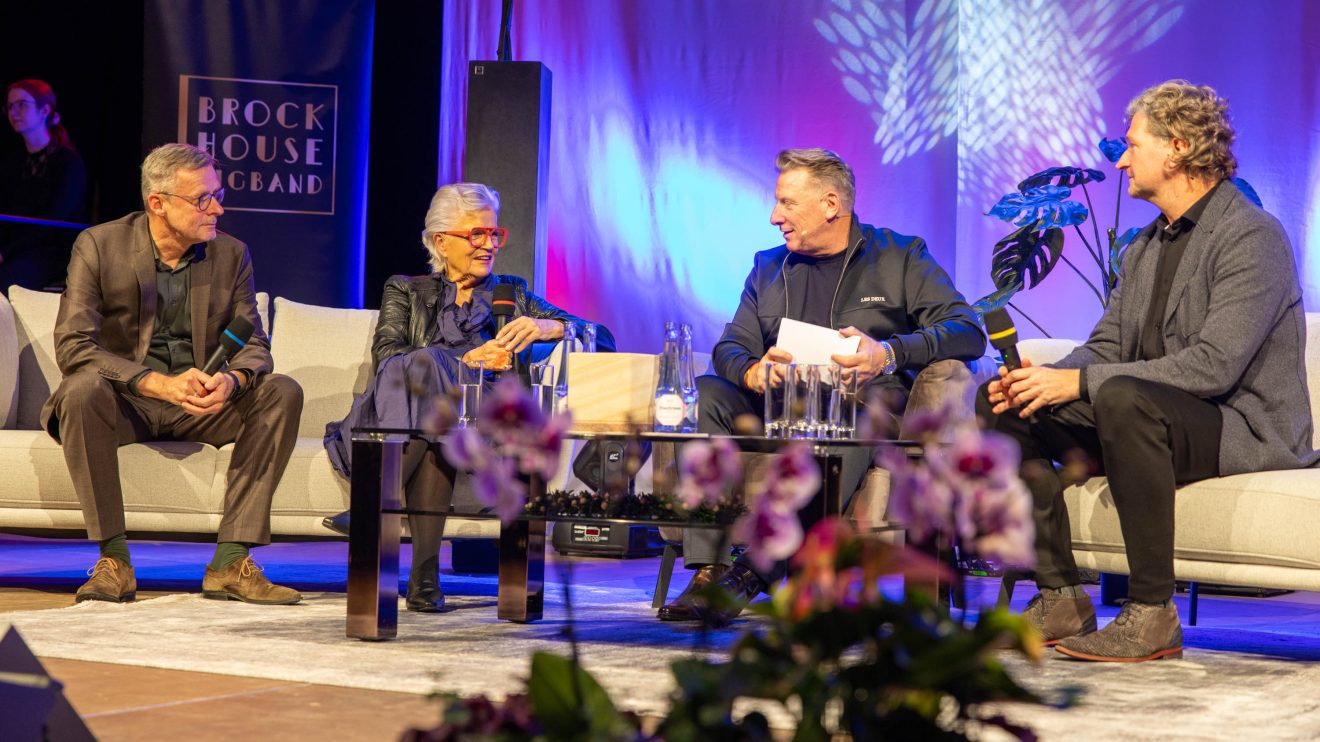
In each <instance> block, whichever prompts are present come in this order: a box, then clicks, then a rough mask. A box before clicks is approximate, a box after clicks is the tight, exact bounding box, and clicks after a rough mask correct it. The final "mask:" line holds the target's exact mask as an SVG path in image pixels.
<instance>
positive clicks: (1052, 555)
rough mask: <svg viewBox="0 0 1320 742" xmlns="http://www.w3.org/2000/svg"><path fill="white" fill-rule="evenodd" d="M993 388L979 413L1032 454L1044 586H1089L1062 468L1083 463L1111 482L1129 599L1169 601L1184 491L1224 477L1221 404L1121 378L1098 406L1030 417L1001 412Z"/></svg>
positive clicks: (1026, 459) (1026, 457)
mask: <svg viewBox="0 0 1320 742" xmlns="http://www.w3.org/2000/svg"><path fill="white" fill-rule="evenodd" d="M988 387H989V383H988V382H987V383H986V384H983V385H982V386H981V388H980V390H979V391H978V393H977V396H976V414H977V416H978V417H980V418H981V420H982V421H983V422H984V424H985V426H986V427H987V428H988V429H991V430H997V431H999V432H1001V433H1004V434H1006V435H1008V436H1010V437H1012V438H1013V439H1014V440H1016V441H1017V442H1018V445H1019V446H1021V448H1022V478H1023V480H1024V481H1025V482H1026V484H1027V487H1028V488H1029V489H1030V490H1031V496H1032V499H1033V516H1034V518H1035V523H1036V584H1037V585H1038V586H1040V587H1049V588H1058V587H1064V586H1066V585H1075V584H1077V583H1079V582H1081V579H1080V577H1079V576H1078V574H1077V563H1076V562H1075V561H1074V560H1073V553H1072V534H1071V531H1070V529H1069V525H1068V511H1067V508H1066V506H1065V505H1064V501H1063V486H1064V485H1063V482H1062V481H1061V480H1060V478H1059V475H1058V473H1057V472H1056V470H1055V468H1054V465H1053V463H1054V462H1056V461H1057V462H1065V463H1067V462H1070V461H1076V460H1078V459H1079V458H1080V459H1081V460H1083V461H1085V462H1086V465H1087V466H1088V468H1089V473H1090V474H1094V475H1099V474H1103V475H1105V476H1107V477H1108V479H1109V491H1110V493H1111V494H1112V495H1113V498H1114V507H1115V508H1116V510H1117V512H1118V522H1119V526H1120V528H1121V530H1122V533H1123V543H1124V546H1125V549H1126V551H1127V560H1128V571H1129V574H1130V575H1131V579H1130V580H1129V582H1128V595H1129V596H1130V597H1131V598H1132V599H1133V600H1137V601H1140V602H1143V603H1159V602H1162V601H1165V600H1168V599H1169V598H1170V597H1171V596H1172V595H1173V587H1174V580H1173V524H1174V490H1175V489H1176V487H1177V486H1178V485H1181V484H1186V483H1189V482H1195V481H1198V480H1201V479H1209V478H1211V477H1215V476H1218V475H1219V435H1220V429H1221V427H1222V425H1223V422H1222V415H1221V413H1220V410H1219V406H1218V405H1216V404H1215V403H1214V402H1210V401H1208V400H1205V399H1201V398H1199V397H1196V396H1195V395H1192V394H1189V393H1187V392H1184V391H1182V390H1180V389H1175V388H1173V387H1171V386H1168V385H1166V384H1159V383H1156V382H1153V381H1144V380H1141V379H1135V378H1132V377H1130V376H1117V377H1113V378H1111V379H1109V380H1108V381H1106V382H1105V383H1104V384H1103V385H1101V387H1100V388H1099V389H1098V390H1095V391H1093V392H1092V394H1091V402H1090V403H1087V402H1082V401H1076V402H1071V403H1069V404H1066V405H1061V406H1059V407H1057V408H1055V409H1053V410H1040V411H1039V412H1037V413H1036V415H1035V417H1034V420H1030V419H1029V420H1024V419H1022V418H1020V417H1018V413H1017V410H1009V411H1006V412H1005V413H1004V414H1002V415H995V414H994V413H993V412H991V405H990V402H989V399H988V396H987V395H988Z"/></svg>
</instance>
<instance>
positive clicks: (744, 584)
mask: <svg viewBox="0 0 1320 742" xmlns="http://www.w3.org/2000/svg"><path fill="white" fill-rule="evenodd" d="M715 584H716V585H718V586H720V587H721V588H723V590H724V592H725V593H726V594H727V595H728V600H727V601H726V602H725V603H724V604H723V605H716V606H711V607H710V608H705V607H704V606H703V607H702V609H701V612H702V613H704V614H705V615H703V616H702V620H704V621H705V622H706V624H707V625H708V626H711V627H713V628H717V629H718V628H720V627H723V626H727V625H729V622H731V621H733V619H735V618H737V617H738V614H740V613H742V612H743V609H744V608H746V607H747V604H748V603H750V602H752V599H753V598H755V597H756V596H758V595H760V594H761V593H763V592H765V588H766V584H765V582H763V581H762V580H761V578H760V577H757V576H756V573H755V572H753V571H752V570H751V568H749V567H748V566H747V565H745V564H734V565H733V566H732V567H730V568H729V571H728V572H727V573H726V574H725V575H724V577H722V578H720V580H719V582H716V583H715Z"/></svg>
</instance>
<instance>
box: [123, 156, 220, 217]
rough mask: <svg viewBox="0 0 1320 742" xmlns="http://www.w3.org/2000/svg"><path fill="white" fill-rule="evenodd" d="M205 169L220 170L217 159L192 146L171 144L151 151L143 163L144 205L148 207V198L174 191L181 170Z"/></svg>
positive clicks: (217, 171)
mask: <svg viewBox="0 0 1320 742" xmlns="http://www.w3.org/2000/svg"><path fill="white" fill-rule="evenodd" d="M204 167H210V168H215V171H216V174H217V175H218V174H219V173H220V168H219V167H217V166H216V159H215V157H214V156H212V155H211V153H210V152H207V151H206V150H204V149H198V148H197V147H194V146H192V145H191V144H182V143H179V142H170V143H169V144H162V145H160V146H159V147H157V148H155V149H153V150H151V154H149V155H147V159H145V160H143V161H142V205H143V206H146V205H147V197H148V196H150V195H151V194H153V193H163V192H169V191H172V190H174V181H175V179H176V178H177V177H178V174H179V171H180V170H200V169H202V168H204Z"/></svg>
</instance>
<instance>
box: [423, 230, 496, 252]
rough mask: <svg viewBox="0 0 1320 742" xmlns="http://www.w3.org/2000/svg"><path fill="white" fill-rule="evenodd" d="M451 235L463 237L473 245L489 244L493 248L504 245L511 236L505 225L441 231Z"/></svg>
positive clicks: (482, 245)
mask: <svg viewBox="0 0 1320 742" xmlns="http://www.w3.org/2000/svg"><path fill="white" fill-rule="evenodd" d="M440 234H447V235H449V236H450V237H462V238H463V239H465V240H467V241H468V242H470V243H472V246H473V247H484V246H486V245H487V244H489V245H490V246H491V248H492V249H494V250H498V249H500V248H501V247H504V241H505V239H506V238H507V237H508V236H509V230H507V229H505V228H504V227H473V228H472V229H469V230H465V231H462V232H441V233H440Z"/></svg>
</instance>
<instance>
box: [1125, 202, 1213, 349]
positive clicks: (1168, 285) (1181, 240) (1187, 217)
mask: <svg viewBox="0 0 1320 742" xmlns="http://www.w3.org/2000/svg"><path fill="white" fill-rule="evenodd" d="M1220 185H1222V181H1220V184H1219V185H1216V186H1215V187H1214V188H1211V189H1210V190H1209V192H1207V193H1206V194H1205V195H1204V196H1202V197H1201V198H1200V199H1198V200H1197V202H1196V203H1194V204H1192V205H1191V207H1190V208H1189V209H1187V211H1186V213H1184V214H1183V215H1182V216H1180V217H1178V219H1177V220H1175V221H1174V222H1173V223H1172V224H1170V223H1169V220H1168V218H1167V217H1165V216H1164V215H1163V214H1160V216H1159V218H1158V219H1156V220H1155V226H1156V227H1158V229H1157V231H1156V234H1157V235H1158V236H1159V239H1160V257H1159V262H1158V263H1156V267H1155V287H1154V289H1153V290H1152V292H1151V297H1150V310H1149V312H1148V313H1147V315H1146V321H1145V323H1143V324H1142V326H1141V335H1140V337H1141V343H1140V349H1139V350H1140V355H1139V356H1138V360H1142V361H1153V360H1155V359H1157V358H1163V357H1164V313H1165V311H1166V310H1167V309H1168V304H1169V290H1170V289H1172V288H1173V279H1174V277H1175V276H1176V275H1178V264H1179V263H1181V262H1182V258H1183V253H1185V252H1186V251H1187V244H1188V243H1189V242H1191V241H1192V232H1193V231H1194V230H1195V229H1196V223H1197V222H1199V221H1200V220H1201V214H1203V213H1204V212H1205V207H1206V206H1207V205H1208V204H1209V203H1210V199H1211V197H1213V196H1214V195H1215V191H1217V190H1219V187H1220Z"/></svg>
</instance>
